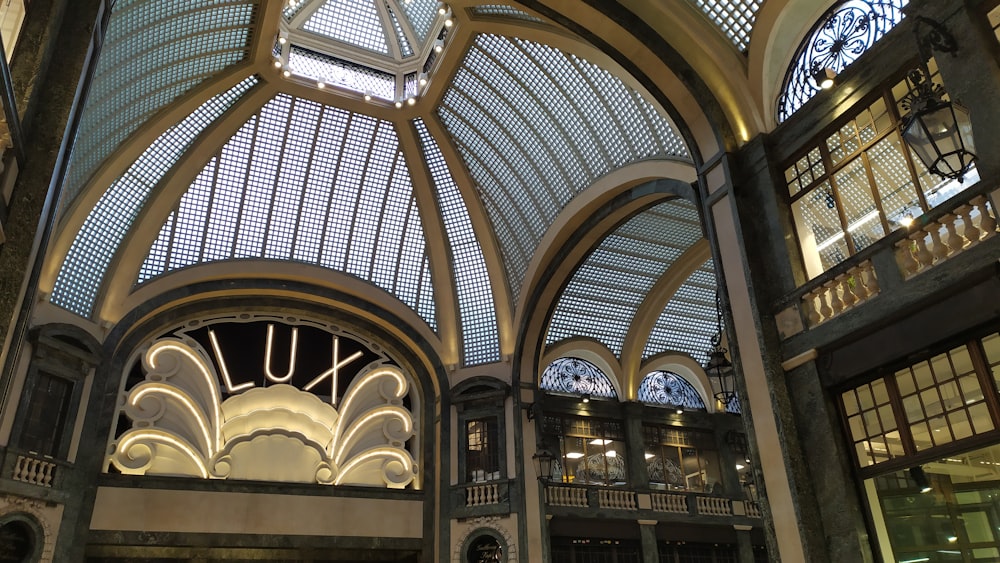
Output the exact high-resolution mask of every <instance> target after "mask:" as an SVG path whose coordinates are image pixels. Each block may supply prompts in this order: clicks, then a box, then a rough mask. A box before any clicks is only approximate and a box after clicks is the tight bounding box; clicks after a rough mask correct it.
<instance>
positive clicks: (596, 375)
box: [540, 357, 618, 399]
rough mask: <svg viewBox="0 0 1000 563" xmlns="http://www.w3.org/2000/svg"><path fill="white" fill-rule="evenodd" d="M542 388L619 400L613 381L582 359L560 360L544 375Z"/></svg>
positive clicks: (551, 365)
mask: <svg viewBox="0 0 1000 563" xmlns="http://www.w3.org/2000/svg"><path fill="white" fill-rule="evenodd" d="M540 387H541V388H542V389H544V390H546V391H556V392H559V393H573V394H575V395H590V396H591V397H603V398H608V399H617V398H618V393H616V392H615V386H614V385H613V384H612V383H611V379H610V378H608V376H607V375H606V374H605V373H604V372H602V371H601V370H600V368H598V367H597V366H595V365H594V364H592V363H590V362H588V361H587V360H581V359H580V358H570V357H566V358H559V359H557V360H555V361H554V362H552V363H551V364H549V367H547V368H545V371H544V372H543V373H542V382H541V385H540Z"/></svg>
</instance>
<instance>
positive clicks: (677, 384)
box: [639, 370, 705, 410]
mask: <svg viewBox="0 0 1000 563" xmlns="http://www.w3.org/2000/svg"><path fill="white" fill-rule="evenodd" d="M639 401H641V402H643V403H651V404H654V405H667V406H671V407H682V408H687V409H699V410H705V401H704V399H702V397H701V395H700V394H698V390H697V389H695V388H694V386H693V385H691V384H690V383H688V381H687V380H686V379H684V378H683V377H681V376H679V375H677V374H676V373H674V372H671V371H662V370H657V371H654V372H650V373H649V375H647V376H646V377H644V378H643V380H642V383H640V384H639Z"/></svg>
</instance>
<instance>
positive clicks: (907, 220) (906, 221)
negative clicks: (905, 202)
mask: <svg viewBox="0 0 1000 563" xmlns="http://www.w3.org/2000/svg"><path fill="white" fill-rule="evenodd" d="M899 224H900V225H902V226H903V227H906V228H909V227H910V225H912V224H913V213H911V212H910V209H909V208H905V209H903V216H902V217H900V218H899Z"/></svg>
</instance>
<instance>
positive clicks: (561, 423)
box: [545, 417, 628, 486]
mask: <svg viewBox="0 0 1000 563" xmlns="http://www.w3.org/2000/svg"><path fill="white" fill-rule="evenodd" d="M545 426H546V432H548V433H551V434H556V435H558V436H559V454H560V455H559V463H556V464H553V466H554V467H553V473H554V475H553V477H555V478H556V479H560V480H561V481H562V482H563V483H574V484H577V485H610V486H614V485H625V484H626V481H627V475H628V473H627V471H626V466H625V463H626V462H625V460H626V458H627V456H626V450H625V431H624V428H623V427H622V424H621V423H620V422H616V421H610V420H594V419H590V418H577V417H564V418H562V417H546V421H545Z"/></svg>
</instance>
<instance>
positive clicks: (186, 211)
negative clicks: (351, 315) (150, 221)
mask: <svg viewBox="0 0 1000 563" xmlns="http://www.w3.org/2000/svg"><path fill="white" fill-rule="evenodd" d="M241 258H256V259H265V260H290V261H296V262H304V263H307V264H315V265H317V266H321V267H325V268H329V269H332V270H337V271H342V272H345V273H348V274H351V275H354V276H356V277H358V278H361V279H363V280H366V281H369V282H371V283H373V284H375V285H377V286H379V287H381V288H382V289H384V290H386V291H387V292H389V293H391V294H393V295H395V296H396V297H397V298H399V299H400V300H401V301H402V302H404V303H406V304H407V305H409V306H410V307H411V308H413V309H414V310H415V311H416V312H417V313H418V314H419V315H420V316H421V317H422V318H423V319H424V320H425V321H426V322H427V323H428V324H429V325H430V326H431V327H432V328H433V327H436V320H435V307H434V301H433V298H432V295H433V291H432V289H431V281H432V280H431V278H430V268H429V261H428V259H427V253H426V244H425V241H424V232H423V226H422V224H421V221H420V214H419V211H418V209H417V203H416V200H415V198H414V197H413V188H412V183H411V181H410V174H409V170H408V168H407V166H406V162H405V159H404V158H403V154H402V149H401V148H400V146H399V139H398V138H397V135H396V130H395V128H394V126H393V125H392V124H391V123H389V122H387V121H381V120H378V119H375V118H373V117H368V116H365V115H361V114H357V113H351V112H348V111H346V110H342V109H339V108H335V107H331V106H325V105H322V104H319V103H317V102H313V101H310V100H304V99H301V98H294V97H292V96H289V95H286V94H279V95H278V96H277V97H275V98H274V99H272V100H271V101H270V102H268V103H267V104H266V105H265V106H264V107H263V108H261V110H260V112H259V113H258V114H257V115H255V116H254V117H253V118H251V119H250V120H249V121H248V122H247V123H246V124H245V125H244V126H243V127H242V128H241V129H240V130H239V131H238V132H237V133H236V134H235V135H234V136H233V137H232V139H230V140H229V142H228V143H226V145H225V146H224V147H222V149H221V150H219V151H218V152H217V153H216V154H215V155H213V157H212V158H211V160H210V161H209V163H208V164H207V165H206V166H205V168H204V169H203V170H202V171H201V174H199V175H198V177H197V178H196V179H195V181H194V183H192V184H191V186H190V187H189V188H188V191H187V192H186V193H185V194H184V196H183V197H182V198H181V200H180V201H179V203H178V205H177V207H176V209H175V210H174V213H173V214H172V215H171V217H170V218H169V219H168V220H167V222H166V224H165V225H164V226H163V228H162V229H161V231H160V236H159V238H158V239H157V241H156V242H155V243H154V244H153V247H152V249H151V251H150V253H149V256H148V257H147V258H146V260H145V262H144V263H143V265H142V268H141V269H140V272H139V277H138V280H137V281H138V283H142V282H145V281H148V280H150V279H152V278H154V277H156V276H159V275H162V274H165V273H168V272H170V271H173V270H177V269H179V268H184V267H186V266H191V265H194V264H199V263H206V262H213V261H218V260H232V259H241Z"/></svg>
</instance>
